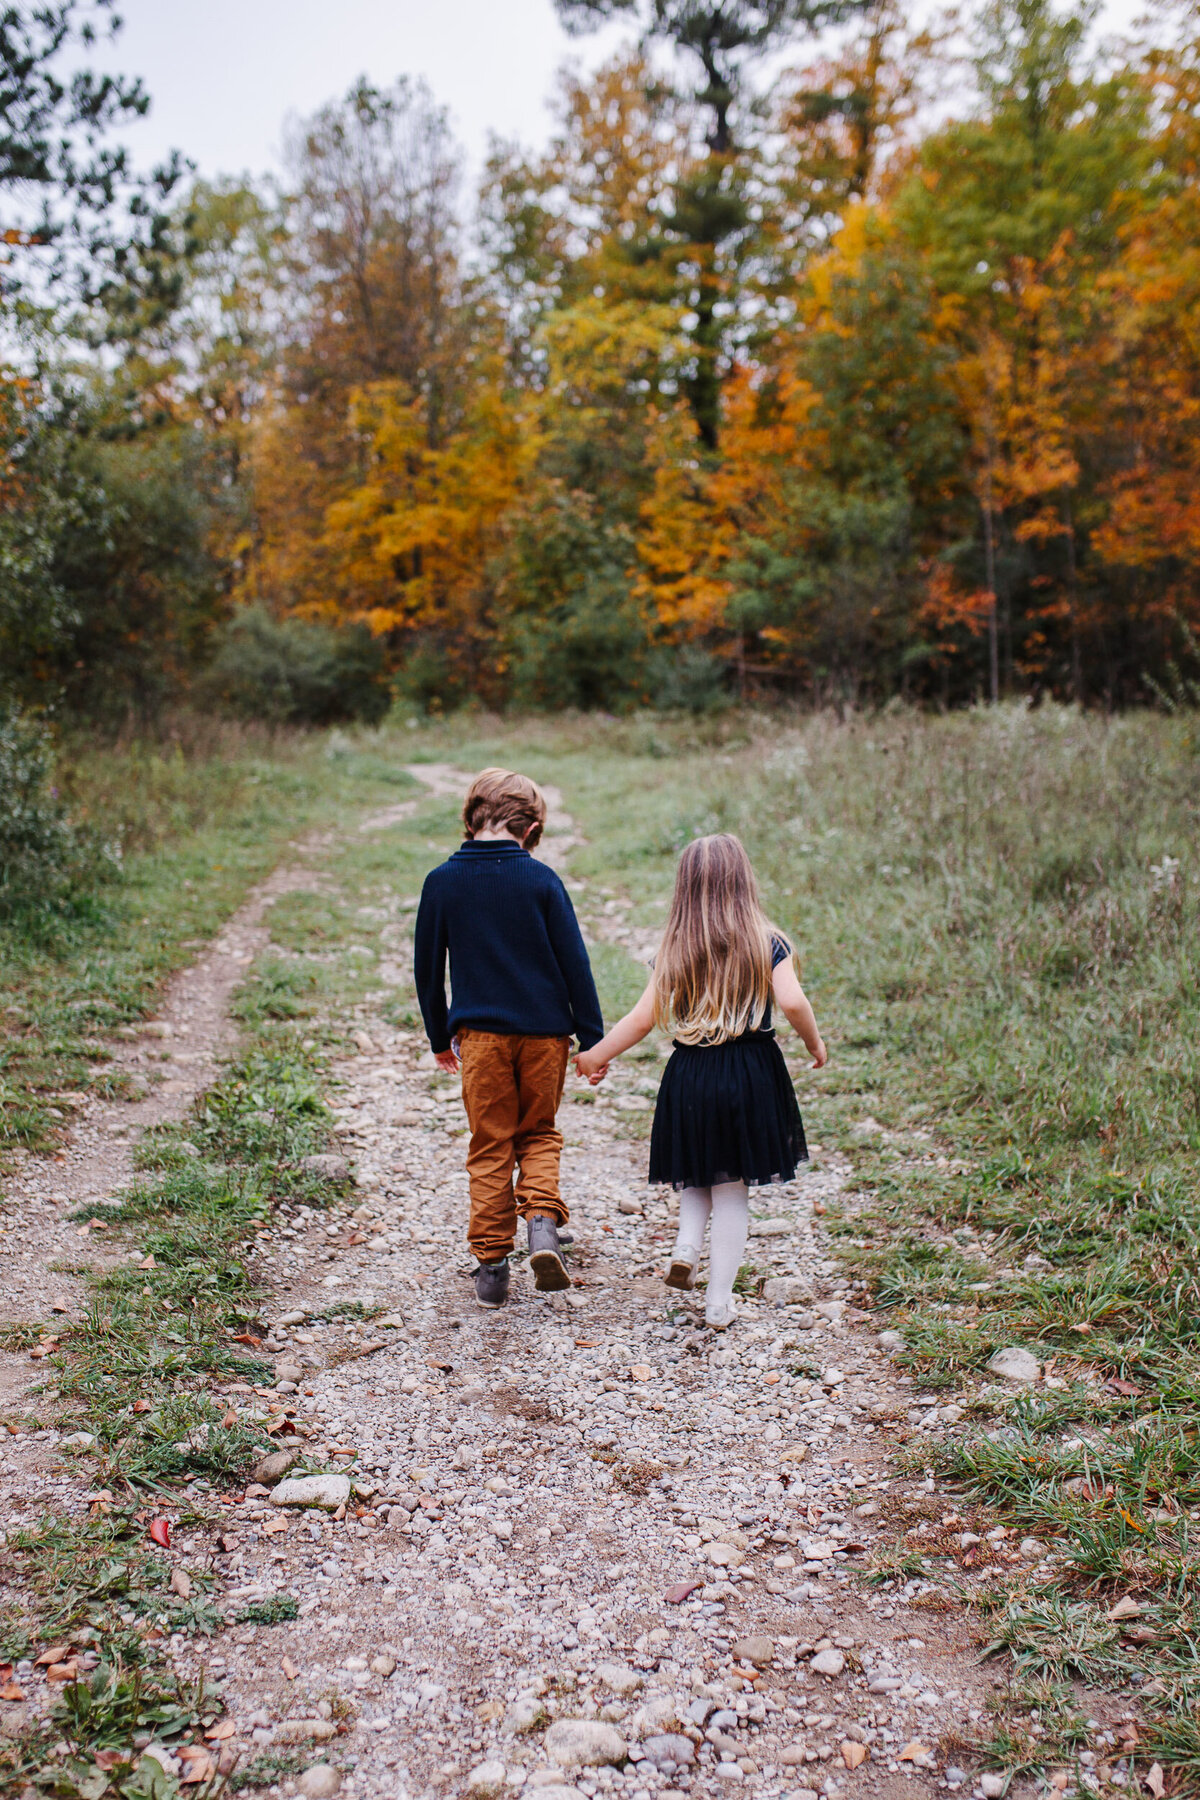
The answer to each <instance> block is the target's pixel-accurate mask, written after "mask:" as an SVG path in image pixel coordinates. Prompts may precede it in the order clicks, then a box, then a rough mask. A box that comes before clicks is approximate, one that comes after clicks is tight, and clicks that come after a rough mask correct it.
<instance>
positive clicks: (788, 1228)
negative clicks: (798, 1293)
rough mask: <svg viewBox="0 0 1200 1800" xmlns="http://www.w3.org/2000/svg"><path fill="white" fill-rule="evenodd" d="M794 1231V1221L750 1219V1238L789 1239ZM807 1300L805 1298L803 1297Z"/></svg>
mask: <svg viewBox="0 0 1200 1800" xmlns="http://www.w3.org/2000/svg"><path fill="white" fill-rule="evenodd" d="M795 1229H796V1221H795V1220H794V1219H752V1220H751V1221H750V1236H751V1237H752V1238H773V1237H790V1236H791V1234H792V1232H793V1231H794V1230H795ZM805 1297H806V1298H807V1296H805Z"/></svg>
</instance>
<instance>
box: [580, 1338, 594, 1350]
mask: <svg viewBox="0 0 1200 1800" xmlns="http://www.w3.org/2000/svg"><path fill="white" fill-rule="evenodd" d="M599 1344H600V1339H599V1338H576V1339H575V1348H576V1349H577V1350H596V1349H598V1348H599Z"/></svg>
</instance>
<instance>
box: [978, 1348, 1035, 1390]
mask: <svg viewBox="0 0 1200 1800" xmlns="http://www.w3.org/2000/svg"><path fill="white" fill-rule="evenodd" d="M988 1370H989V1372H990V1373H991V1374H993V1375H999V1376H1000V1377H1001V1378H1002V1379H1003V1380H1004V1381H1036V1380H1037V1378H1038V1376H1039V1375H1040V1374H1041V1372H1042V1365H1041V1363H1040V1362H1039V1361H1038V1359H1037V1357H1036V1356H1034V1355H1033V1354H1032V1352H1030V1351H1029V1350H1022V1349H1021V1348H1020V1347H1019V1345H1016V1344H1009V1345H1008V1346H1007V1347H1006V1348H1005V1349H1003V1350H997V1352H996V1354H995V1356H993V1357H992V1358H991V1360H990V1362H989V1363H988Z"/></svg>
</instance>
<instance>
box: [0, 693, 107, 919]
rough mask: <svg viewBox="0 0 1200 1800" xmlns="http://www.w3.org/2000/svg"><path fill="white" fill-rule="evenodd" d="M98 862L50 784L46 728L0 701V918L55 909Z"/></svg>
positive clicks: (51, 770)
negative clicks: (1, 703)
mask: <svg viewBox="0 0 1200 1800" xmlns="http://www.w3.org/2000/svg"><path fill="white" fill-rule="evenodd" d="M102 860H103V859H102V858H101V857H100V856H99V855H98V854H97V849H96V846H95V845H94V844H92V843H91V842H89V840H88V839H87V838H86V837H84V836H83V835H81V834H80V833H79V832H78V831H77V830H76V829H75V827H74V826H73V825H72V823H71V820H70V818H69V817H68V814H67V809H66V806H65V804H64V803H63V801H62V799H61V798H60V797H59V794H58V790H57V789H56V788H55V786H54V758H53V752H52V749H51V743H50V734H49V732H48V731H47V730H46V728H45V726H44V725H40V724H38V723H37V722H36V721H35V720H33V719H30V718H29V717H27V716H26V715H25V714H23V713H21V712H18V711H17V710H16V708H15V707H12V706H3V705H0V918H11V917H13V916H14V915H15V914H18V913H36V912H42V911H51V910H54V909H56V908H61V907H62V906H63V905H64V903H66V902H67V901H68V900H69V899H70V897H71V895H72V892H73V890H75V889H77V888H78V887H80V886H81V885H82V884H83V882H84V881H85V880H86V879H87V877H88V875H89V874H98V873H99V864H100V862H101V861H102Z"/></svg>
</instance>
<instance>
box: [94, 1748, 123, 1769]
mask: <svg viewBox="0 0 1200 1800" xmlns="http://www.w3.org/2000/svg"><path fill="white" fill-rule="evenodd" d="M127 1759H128V1753H127V1752H126V1751H124V1750H96V1751H94V1752H93V1756H92V1760H93V1761H94V1762H95V1764H96V1767H97V1768H98V1769H103V1770H104V1773H105V1774H106V1775H111V1774H112V1772H113V1770H114V1769H115V1768H116V1766H117V1764H118V1763H120V1762H125V1761H127Z"/></svg>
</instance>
